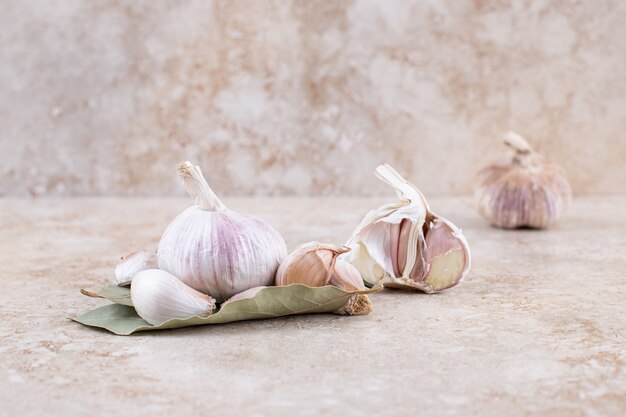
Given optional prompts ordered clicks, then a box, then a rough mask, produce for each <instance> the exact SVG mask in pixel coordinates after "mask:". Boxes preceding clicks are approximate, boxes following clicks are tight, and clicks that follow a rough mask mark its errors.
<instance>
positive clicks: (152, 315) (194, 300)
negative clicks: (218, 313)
mask: <svg viewBox="0 0 626 417" xmlns="http://www.w3.org/2000/svg"><path fill="white" fill-rule="evenodd" d="M130 297H131V299H132V301H133V306H134V307H135V310H136V311H137V314H139V316H140V317H141V318H142V319H144V320H145V321H147V322H148V323H150V324H152V325H154V326H158V325H160V324H162V323H163V322H166V321H168V320H171V319H186V318H189V317H193V316H199V317H208V316H210V315H211V314H212V313H213V311H214V310H215V300H214V299H213V298H211V297H210V296H208V295H206V294H202V293H201V292H199V291H196V290H194V289H193V288H191V287H189V286H187V285H185V284H183V283H182V282H181V281H180V280H179V279H177V278H176V277H174V276H172V275H171V274H170V273H168V272H165V271H161V270H160V269H146V270H144V271H140V272H138V273H137V274H135V276H134V277H133V280H132V283H131V286H130Z"/></svg>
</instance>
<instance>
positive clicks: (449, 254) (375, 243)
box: [343, 164, 471, 293]
mask: <svg viewBox="0 0 626 417" xmlns="http://www.w3.org/2000/svg"><path fill="white" fill-rule="evenodd" d="M376 175H377V176H378V177H379V178H380V179H382V180H383V181H385V182H387V183H388V184H389V185H391V186H392V187H393V188H395V190H396V192H397V194H398V196H399V197H400V201H398V202H395V203H390V204H385V205H383V206H381V207H379V208H378V209H376V210H372V211H370V212H369V213H368V214H367V215H366V216H365V218H364V219H363V221H361V223H360V224H359V225H358V226H357V228H356V230H355V231H354V233H353V234H352V237H351V238H350V239H349V240H348V243H347V244H346V246H348V247H350V248H351V251H350V252H349V253H347V254H345V255H343V256H344V257H345V260H347V261H348V262H350V263H351V264H352V265H354V266H355V267H356V268H357V269H358V270H359V272H360V273H361V275H362V277H363V279H365V281H367V282H368V283H370V284H372V285H375V284H379V283H380V284H383V285H384V286H385V287H390V288H408V289H417V290H421V291H424V292H426V293H434V292H439V291H443V290H445V289H448V288H451V287H454V286H455V285H457V284H458V283H459V282H461V281H462V280H463V279H464V278H465V277H466V276H467V274H468V273H469V270H470V267H471V256H470V250H469V246H468V244H467V241H466V240H465V237H464V236H463V234H462V233H461V230H460V229H459V228H458V227H456V226H455V225H454V224H452V223H451V222H450V221H448V220H446V219H445V218H443V217H440V216H438V215H436V214H435V213H433V212H431V211H430V208H429V206H428V203H427V202H426V199H425V198H424V196H423V195H422V193H421V192H420V191H419V190H418V189H417V188H416V187H415V186H414V185H413V184H411V183H410V182H408V181H407V180H405V179H404V178H403V177H402V176H401V175H400V174H398V173H397V172H396V171H395V170H394V169H393V168H392V167H391V166H389V165H387V164H385V165H380V166H379V167H378V168H377V169H376Z"/></svg>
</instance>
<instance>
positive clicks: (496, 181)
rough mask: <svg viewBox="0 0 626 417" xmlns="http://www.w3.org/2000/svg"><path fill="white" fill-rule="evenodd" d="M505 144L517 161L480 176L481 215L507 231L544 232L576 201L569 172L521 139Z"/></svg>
mask: <svg viewBox="0 0 626 417" xmlns="http://www.w3.org/2000/svg"><path fill="white" fill-rule="evenodd" d="M504 143H505V144H506V145H508V146H509V147H511V148H512V149H513V151H514V154H513V157H512V158H511V159H510V160H509V161H507V162H505V163H499V164H494V165H491V166H488V167H486V168H484V169H482V170H481V171H480V172H479V173H478V178H477V185H476V190H475V193H474V198H475V201H476V205H477V208H478V211H479V212H480V214H482V215H483V216H484V217H485V218H486V219H487V220H489V222H491V224H493V225H494V226H497V227H502V228H505V229H513V228H516V227H532V228H536V229H543V228H546V227H548V226H549V225H551V224H553V223H554V222H556V221H557V220H558V219H559V217H560V216H561V214H562V212H563V210H564V209H565V208H566V207H567V206H568V204H569V203H570V201H571V198H572V189H571V187H570V184H569V182H568V181H567V178H566V176H565V171H564V170H563V169H562V168H561V167H560V166H559V165H557V164H555V163H553V162H550V161H548V160H546V159H545V158H543V157H542V156H541V155H539V154H538V153H536V152H535V151H534V150H533V149H532V148H531V147H530V145H529V144H528V142H526V140H524V138H522V137H521V136H520V135H518V134H516V133H513V132H509V133H508V134H507V135H506V137H505V140H504Z"/></svg>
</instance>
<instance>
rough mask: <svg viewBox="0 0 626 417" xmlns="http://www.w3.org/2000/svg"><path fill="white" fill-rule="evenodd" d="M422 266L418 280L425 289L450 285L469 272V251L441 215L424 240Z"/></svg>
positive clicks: (439, 288)
mask: <svg viewBox="0 0 626 417" xmlns="http://www.w3.org/2000/svg"><path fill="white" fill-rule="evenodd" d="M424 246H425V256H424V258H425V259H427V260H428V261H427V262H428V263H427V265H426V272H425V274H426V275H425V277H424V279H423V280H422V283H423V285H424V286H425V291H426V292H437V291H442V290H445V289H448V288H451V287H453V286H455V285H456V284H458V283H459V282H461V280H463V278H464V277H465V274H467V273H468V272H469V267H470V252H469V247H468V245H467V241H466V240H465V237H464V236H463V234H462V233H461V232H460V230H459V229H457V227H456V226H454V225H453V224H452V223H450V222H448V221H447V220H445V219H442V218H436V219H434V221H433V223H432V226H431V227H430V230H429V231H428V233H427V234H426V239H425V245H424Z"/></svg>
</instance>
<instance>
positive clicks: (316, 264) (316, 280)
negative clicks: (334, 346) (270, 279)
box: [276, 242, 372, 315]
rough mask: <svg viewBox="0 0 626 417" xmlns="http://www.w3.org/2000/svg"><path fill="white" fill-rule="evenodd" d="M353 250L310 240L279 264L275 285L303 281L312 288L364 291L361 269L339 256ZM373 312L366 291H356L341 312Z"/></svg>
mask: <svg viewBox="0 0 626 417" xmlns="http://www.w3.org/2000/svg"><path fill="white" fill-rule="evenodd" d="M348 251H350V248H347V247H345V246H342V247H337V246H335V245H332V244H327V243H319V242H309V243H305V244H304V245H301V246H300V247H298V248H296V249H295V250H294V251H293V252H291V253H290V254H289V255H288V256H287V258H286V259H285V260H284V261H283V262H282V263H281V264H280V267H278V272H277V273H276V285H278V286H282V285H290V284H304V285H307V286H309V287H323V286H325V285H333V286H335V287H337V288H339V289H342V290H344V291H348V292H350V291H359V290H365V289H367V287H365V284H364V283H363V279H362V278H361V274H360V273H359V271H358V270H357V269H356V268H355V267H354V266H352V265H351V264H350V263H348V262H346V261H344V260H341V259H338V256H339V255H341V254H343V253H346V252H348ZM371 311H372V304H371V302H370V299H369V297H368V296H367V295H366V294H355V295H353V296H352V297H351V298H350V300H348V302H347V303H346V305H345V306H344V307H343V308H342V309H341V310H340V311H338V313H342V314H349V315H358V314H368V313H370V312H371Z"/></svg>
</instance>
